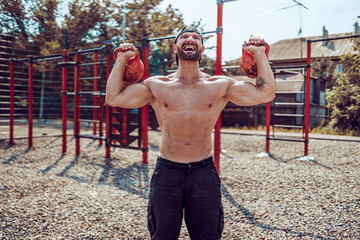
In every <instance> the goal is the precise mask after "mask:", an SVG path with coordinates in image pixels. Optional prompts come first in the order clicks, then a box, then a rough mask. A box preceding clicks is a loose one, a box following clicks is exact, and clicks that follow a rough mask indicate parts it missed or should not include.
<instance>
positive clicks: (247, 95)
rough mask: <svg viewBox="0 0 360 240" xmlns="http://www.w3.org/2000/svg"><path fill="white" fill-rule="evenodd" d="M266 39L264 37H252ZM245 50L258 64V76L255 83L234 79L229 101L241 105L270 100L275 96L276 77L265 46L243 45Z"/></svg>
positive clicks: (229, 89) (228, 94)
mask: <svg viewBox="0 0 360 240" xmlns="http://www.w3.org/2000/svg"><path fill="white" fill-rule="evenodd" d="M249 41H250V44H251V43H252V41H264V40H262V39H255V40H254V39H250V40H249ZM243 48H244V50H245V51H247V52H250V53H251V54H252V55H253V56H254V58H255V62H256V65H257V70H258V77H257V78H256V82H255V84H252V83H250V82H243V81H236V80H233V82H232V84H231V85H230V86H229V88H228V91H227V93H226V97H227V98H228V100H229V101H231V102H232V103H234V104H237V105H240V106H250V105H256V104H260V103H266V102H270V101H272V100H273V99H274V98H275V79H274V75H273V72H272V70H271V67H270V64H269V61H268V59H267V57H266V55H265V47H264V46H255V45H249V46H247V45H246V44H245V43H244V45H243Z"/></svg>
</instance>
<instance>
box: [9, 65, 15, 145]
mask: <svg viewBox="0 0 360 240" xmlns="http://www.w3.org/2000/svg"><path fill="white" fill-rule="evenodd" d="M14 70H15V69H14V60H13V59H11V61H10V122H9V125H10V126H9V128H10V129H9V131H10V136H9V138H10V139H9V144H11V145H13V144H14V75H15V73H14Z"/></svg>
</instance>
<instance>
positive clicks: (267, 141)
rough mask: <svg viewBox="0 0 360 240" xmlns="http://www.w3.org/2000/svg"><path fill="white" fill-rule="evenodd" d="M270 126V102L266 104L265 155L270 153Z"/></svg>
mask: <svg viewBox="0 0 360 240" xmlns="http://www.w3.org/2000/svg"><path fill="white" fill-rule="evenodd" d="M270 124H271V102H268V103H266V146H265V150H266V152H267V153H269V152H270Z"/></svg>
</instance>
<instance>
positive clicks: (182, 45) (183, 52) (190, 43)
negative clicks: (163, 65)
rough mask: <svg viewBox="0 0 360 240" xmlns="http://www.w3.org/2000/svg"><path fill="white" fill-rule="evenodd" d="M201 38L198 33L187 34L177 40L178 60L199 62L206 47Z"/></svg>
mask: <svg viewBox="0 0 360 240" xmlns="http://www.w3.org/2000/svg"><path fill="white" fill-rule="evenodd" d="M201 41H202V40H201V37H200V35H199V34H197V33H196V32H185V33H183V34H181V35H180V36H179V38H178V39H177V42H176V45H174V47H176V53H177V55H178V58H179V59H181V60H187V61H199V59H200V57H201V55H202V52H203V50H204V47H203V45H202V43H201Z"/></svg>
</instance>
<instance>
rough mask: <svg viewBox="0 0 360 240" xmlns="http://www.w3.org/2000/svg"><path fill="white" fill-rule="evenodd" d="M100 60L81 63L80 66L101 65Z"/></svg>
mask: <svg viewBox="0 0 360 240" xmlns="http://www.w3.org/2000/svg"><path fill="white" fill-rule="evenodd" d="M99 64H100V62H92V63H80V64H79V66H91V65H99Z"/></svg>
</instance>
